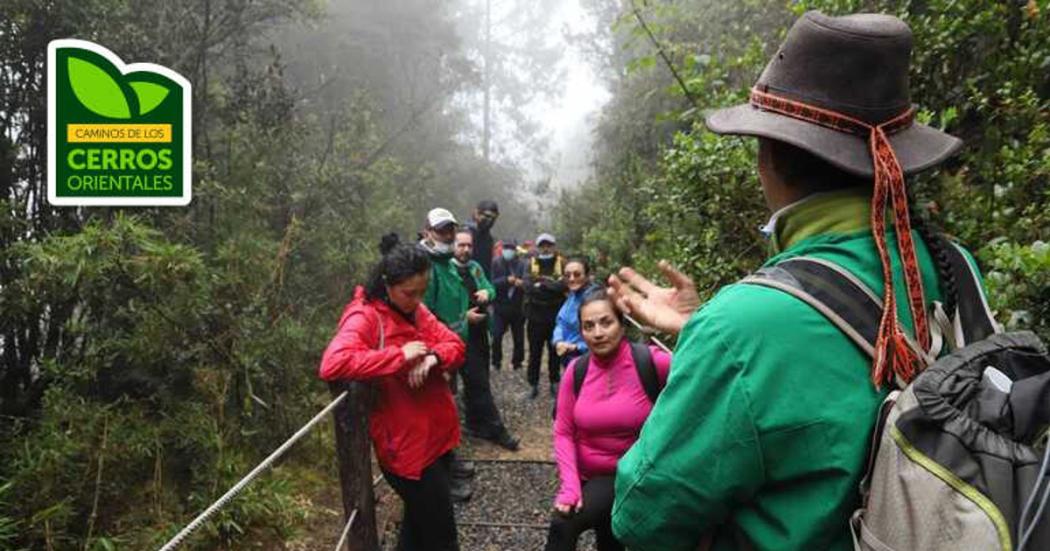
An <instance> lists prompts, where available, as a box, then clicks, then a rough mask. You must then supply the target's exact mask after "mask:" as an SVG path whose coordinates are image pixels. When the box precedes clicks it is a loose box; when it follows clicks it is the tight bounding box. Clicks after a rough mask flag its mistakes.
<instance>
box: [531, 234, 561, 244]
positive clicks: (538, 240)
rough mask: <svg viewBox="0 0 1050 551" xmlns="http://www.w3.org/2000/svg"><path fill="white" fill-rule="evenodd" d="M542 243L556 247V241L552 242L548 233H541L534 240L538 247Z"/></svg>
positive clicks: (552, 237)
mask: <svg viewBox="0 0 1050 551" xmlns="http://www.w3.org/2000/svg"><path fill="white" fill-rule="evenodd" d="M542 243H550V244H551V245H556V244H557V241H555V240H554V236H553V235H551V234H549V233H541V234H540V236H539V237H537V238H536V244H537V245H540V244H542Z"/></svg>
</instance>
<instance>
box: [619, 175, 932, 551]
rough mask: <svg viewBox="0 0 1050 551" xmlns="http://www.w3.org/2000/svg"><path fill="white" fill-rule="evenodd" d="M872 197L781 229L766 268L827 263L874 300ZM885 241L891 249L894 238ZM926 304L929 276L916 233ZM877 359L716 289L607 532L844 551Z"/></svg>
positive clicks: (821, 326)
mask: <svg viewBox="0 0 1050 551" xmlns="http://www.w3.org/2000/svg"><path fill="white" fill-rule="evenodd" d="M868 201H870V196H868V195H867V194H861V193H857V192H852V193H851V192H838V193H830V194H821V195H818V196H813V197H811V198H809V199H808V200H806V201H803V202H801V203H799V204H797V205H793V206H792V207H791V208H789V209H787V212H785V213H782V215H781V217H780V219H779V220H778V221H777V233H776V235H774V237H773V247H774V251H775V252H776V253H777V254H775V255H774V256H773V257H772V258H770V259H769V260H768V262H767V263H766V265H767V266H768V265H772V264H775V263H777V262H779V261H782V260H785V259H787V258H790V257H794V256H800V255H808V256H814V257H817V258H822V259H827V260H830V261H832V262H835V263H837V264H839V265H840V266H843V267H844V268H846V269H848V270H849V271H851V272H852V273H854V274H855V275H856V276H857V277H859V278H860V279H861V280H862V281H863V282H864V283H865V284H867V285H868V286H869V287H870V288H871V289H873V290H875V292H876V294H881V290H882V272H881V268H880V264H879V259H878V255H877V253H876V251H875V245H874V240H873V239H872V237H871V231H870V230H869V229H868V224H869V222H868V219H869V213H870V208H869V207H868ZM894 240H895V238H894V237H893V236H890V237H889V238H888V241H890V242H891V243H892V242H894ZM915 241H916V248H917V249H918V250H917V254H918V258H919V264H920V269H921V271H922V275H923V285H924V289H925V297H926V300H927V301H928V302H932V301H933V300H940V298H941V292H940V287H939V286H938V283H937V276H936V270H935V268H934V264H933V262H932V260H931V259H930V255H929V253H928V251H927V249H926V247H925V245H924V244H923V243H922V240H921V239H919V238H918V237H917V236H916V240H915ZM890 249H891V251H892V252H891V258H892V263H893V269H894V274H895V276H894V283H895V292H896V293H897V304H898V306H899V312H898V314H899V317H900V320H901V323H902V324H903V325H904V327H905V329H906V330H907V331H908V332H909V333H911V329H912V319H911V315H910V313H909V312H908V308H907V298H906V296H905V290H904V283H903V272H902V270H901V267H900V259H899V256H898V255H897V254H896V247H895V246H891V247H890ZM870 366H871V360H870V358H869V357H868V356H866V355H865V354H864V352H862V351H861V350H860V349H859V348H858V347H857V346H856V345H855V344H853V342H852V341H850V340H849V339H848V338H847V337H846V336H845V335H843V334H842V333H841V332H840V331H839V330H838V329H837V328H836V327H835V326H833V325H832V324H831V323H830V322H828V321H827V320H826V319H825V318H824V317H823V316H822V315H821V314H820V313H818V312H817V311H816V310H815V309H813V308H812V307H810V306H808V305H807V304H805V303H803V302H801V301H800V300H798V299H796V298H794V297H792V296H790V295H788V294H786V293H783V292H781V291H778V290H776V289H771V288H766V287H759V286H754V285H747V284H739V283H738V284H733V285H728V286H726V287H724V288H722V289H721V290H720V291H719V292H718V293H717V294H716V295H715V296H714V297H713V298H712V299H711V300H710V301H709V302H707V303H706V304H704V305H703V306H702V307H701V308H700V309H699V310H698V311H697V312H696V313H694V314H693V316H692V318H691V319H690V320H689V322H688V323H687V324H686V326H685V327H684V328H683V330H682V332H681V334H680V335H679V340H678V345H677V347H676V349H675V353H674V359H673V361H672V364H671V372H670V376H669V378H668V380H667V386H666V388H665V389H664V390H663V393H662V394H661V395H660V399H659V401H657V403H656V404H655V407H654V408H653V410H652V413H651V415H650V417H649V419H648V420H647V421H646V423H645V425H644V426H643V428H642V431H641V435H640V437H639V439H638V441H637V442H636V443H635V445H634V446H633V447H632V448H631V449H630V450H629V451H628V452H627V454H626V455H625V456H624V457H623V458H622V459H621V460H620V462H619V464H618V467H617V473H616V500H615V503H614V506H613V514H612V523H613V530H614V532H615V533H616V535H617V537H618V538H619V539H620V540H621V541H622V542H623V543H624V544H625V545H626V546H627V547H628V548H630V549H632V550H647V549H660V550H664V549H683V550H690V551H691V550H694V549H696V547H697V543H698V542H699V541H700V538H701V535H702V534H705V533H714V535H715V536H714V537H715V541H714V549H734V548H736V547H737V543H736V540H737V539H738V538H743V539H745V540H746V541H748V542H749V543H750V544H751V546H752V547H753V548H755V549H760V550H778V551H789V550H806V551H815V550H823V549H835V550H850V549H852V548H853V547H852V542H851V538H850V534H849V528H848V524H847V520H848V519H849V516H850V514H851V513H852V512H853V510H854V509H856V508H857V507H858V506H859V497H858V489H857V488H858V484H859V482H860V478H861V476H862V475H863V473H862V471H863V468H864V462H865V459H866V454H867V450H868V442H869V439H870V436H871V432H872V430H873V426H874V420H875V416H876V412H877V410H878V407H879V404H880V403H881V401H882V399H883V398H884V396H885V395H886V392H887V389H885V387H884V388H883V390H882V391H877V390H875V388H874V387H873V385H872V382H871V376H870Z"/></svg>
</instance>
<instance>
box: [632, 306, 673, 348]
mask: <svg viewBox="0 0 1050 551" xmlns="http://www.w3.org/2000/svg"><path fill="white" fill-rule="evenodd" d="M623 317H624V318H627V321H629V322H631V325H633V326H635V328H637V329H638V330H639V331H641V332H642V333H646V331H645V326H644V325H642V324H641V323H638V320H636V319H634V318H632V317H631V316H628V315H627V314H624V315H623ZM649 340H651V341H653V344H655V345H656V346H659V347H660V349H661V350H663V351H664V352H667V353H668V354H670V353H671V348H670V347H669V346H667V345H666V344H664V343H663V341H661V340H660V339H658V338H656V335H649Z"/></svg>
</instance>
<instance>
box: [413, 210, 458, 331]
mask: <svg viewBox="0 0 1050 551" xmlns="http://www.w3.org/2000/svg"><path fill="white" fill-rule="evenodd" d="M457 226H458V222H456V217H455V216H453V215H452V213H451V212H449V211H448V210H447V209H443V208H436V209H431V210H430V212H428V213H427V226H426V228H425V229H424V230H423V239H422V241H420V242H419V245H420V246H421V247H423V249H425V250H426V251H427V253H429V254H430V261H431V269H430V282H429V283H428V284H427V292H426V294H425V295H423V304H426V305H427V308H428V309H429V310H430V311H431V312H433V313H434V315H435V316H437V318H438V319H439V320H441V321H442V322H443V323H444V324H445V325H447V326H448V328H449V329H451V330H453V331H455V332H456V334H458V335H459V337H460V338H461V339H463V342H466V341H467V311H468V310H469V307H470V297H469V296H468V295H467V291H466V289H464V288H463V280H462V279H460V277H459V273H457V270H456V266H455V265H454V264H453V263H452V256H453V242H454V240H455V237H456V227H457Z"/></svg>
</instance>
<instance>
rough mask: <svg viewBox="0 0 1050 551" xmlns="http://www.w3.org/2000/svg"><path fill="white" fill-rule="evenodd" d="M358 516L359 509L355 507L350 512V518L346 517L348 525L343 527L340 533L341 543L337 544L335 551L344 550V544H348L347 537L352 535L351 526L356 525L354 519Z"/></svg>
mask: <svg viewBox="0 0 1050 551" xmlns="http://www.w3.org/2000/svg"><path fill="white" fill-rule="evenodd" d="M356 518H357V509H354V510H353V511H352V512H351V513H350V518H348V519H346V526H344V527H343V533H342V534H340V535H339V543H336V544H335V551H342V550H343V546H344V545H346V538H347V536H349V535H350V527H351V526H353V525H354V520H355V519H356Z"/></svg>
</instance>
